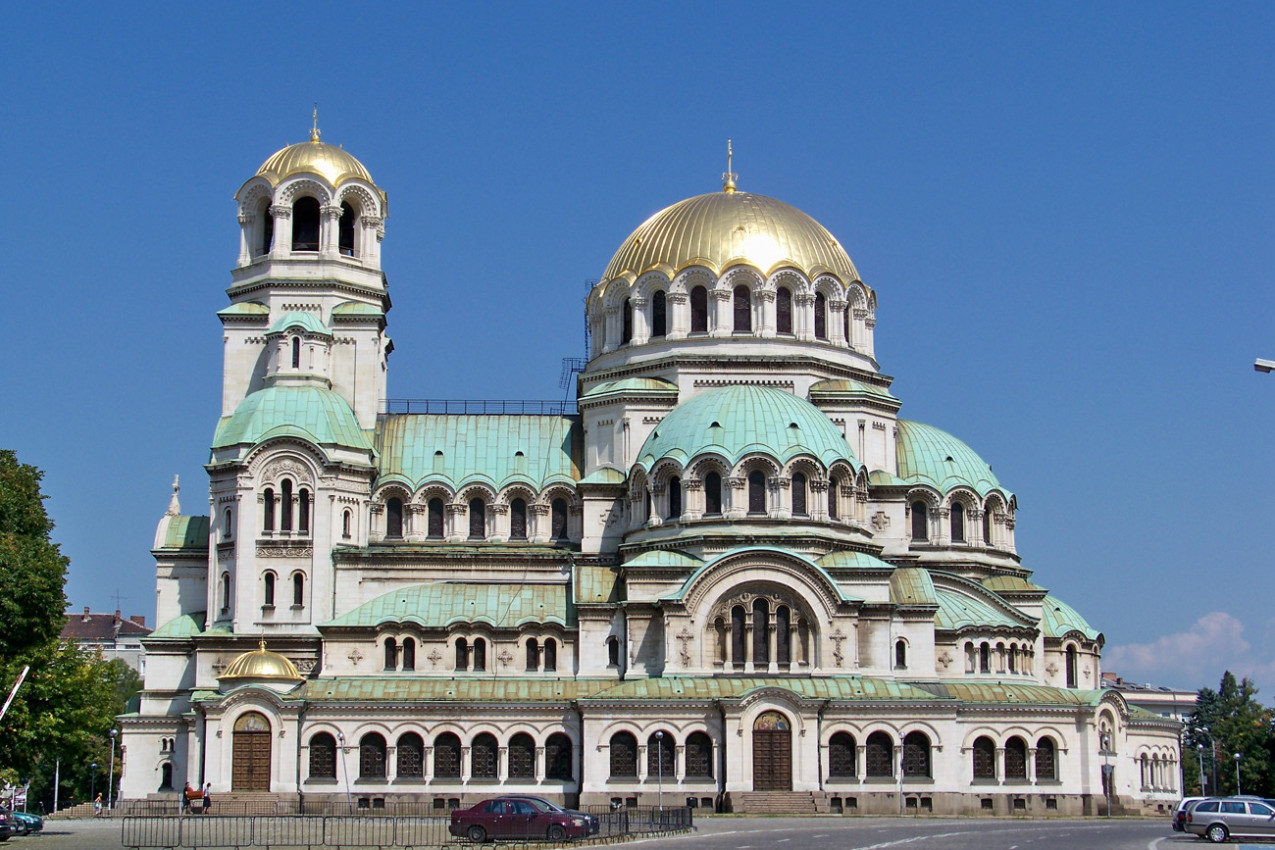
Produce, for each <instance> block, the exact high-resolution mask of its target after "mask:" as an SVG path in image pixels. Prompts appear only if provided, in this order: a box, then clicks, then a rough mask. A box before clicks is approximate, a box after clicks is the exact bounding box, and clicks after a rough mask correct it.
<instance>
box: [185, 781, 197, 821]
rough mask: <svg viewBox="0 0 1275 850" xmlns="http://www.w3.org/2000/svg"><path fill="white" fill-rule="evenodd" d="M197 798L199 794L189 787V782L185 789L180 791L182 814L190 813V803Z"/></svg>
mask: <svg viewBox="0 0 1275 850" xmlns="http://www.w3.org/2000/svg"><path fill="white" fill-rule="evenodd" d="M198 796H199V792H198V791H196V790H195V789H194V788H192V787H191V786H190V782H189V780H188V781H187V782H186V787H185V788H183V789H182V814H183V815H184V814H187V813H188V812H190V801H191V800H192V799H194V798H195V797H198Z"/></svg>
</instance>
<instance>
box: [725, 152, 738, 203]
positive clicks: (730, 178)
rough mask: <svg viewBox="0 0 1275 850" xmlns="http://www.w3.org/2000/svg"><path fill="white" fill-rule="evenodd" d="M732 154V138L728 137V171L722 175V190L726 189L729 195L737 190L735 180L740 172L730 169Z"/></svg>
mask: <svg viewBox="0 0 1275 850" xmlns="http://www.w3.org/2000/svg"><path fill="white" fill-rule="evenodd" d="M732 155H733V151H732V150H731V146H730V139H727V140H726V173H725V174H723V175H722V190H723V191H725V192H726V194H728V195H729V194H730V193H732V192H734V191H735V180H736V179H738V178H739V175H738V174H736V173H735V172H733V171H731V170H730V161H731V156H732Z"/></svg>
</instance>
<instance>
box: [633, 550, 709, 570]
mask: <svg viewBox="0 0 1275 850" xmlns="http://www.w3.org/2000/svg"><path fill="white" fill-rule="evenodd" d="M703 565H704V559H703V558H697V557H695V556H694V555H691V554H689V553H687V552H681V551H678V550H676V549H653V550H651V551H649V552H643V553H642V554H641V555H638V556H637V557H636V558H631V559H630V560H628V561H625V562H624V566H625V567H674V568H677V567H681V568H685V569H691V570H694V569H699V568H700V567H702V566H703Z"/></svg>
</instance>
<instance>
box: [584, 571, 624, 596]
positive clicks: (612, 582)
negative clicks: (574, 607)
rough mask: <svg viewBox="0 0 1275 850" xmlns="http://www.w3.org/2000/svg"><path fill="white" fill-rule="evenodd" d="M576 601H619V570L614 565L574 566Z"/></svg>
mask: <svg viewBox="0 0 1275 850" xmlns="http://www.w3.org/2000/svg"><path fill="white" fill-rule="evenodd" d="M575 586H576V602H594V603H600V602H619V601H620V598H619V589H620V572H619V570H617V569H616V568H615V567H594V566H585V567H576V568H575Z"/></svg>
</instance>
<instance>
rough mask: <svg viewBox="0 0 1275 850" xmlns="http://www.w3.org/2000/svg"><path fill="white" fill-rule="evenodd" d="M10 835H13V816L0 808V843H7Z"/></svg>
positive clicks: (3, 808) (2, 807)
mask: <svg viewBox="0 0 1275 850" xmlns="http://www.w3.org/2000/svg"><path fill="white" fill-rule="evenodd" d="M10 835H13V814H12V813H11V812H10V811H9V810H8V809H6V808H5V807H4V806H0V841H8V840H9V836H10Z"/></svg>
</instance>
